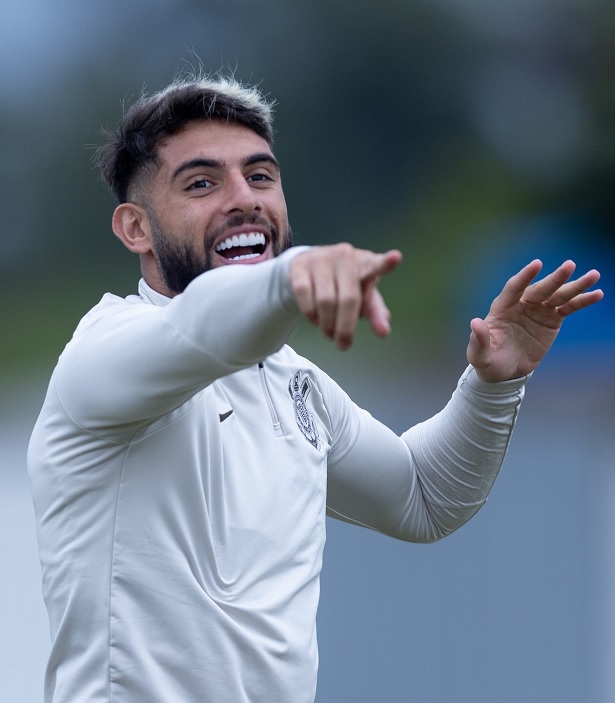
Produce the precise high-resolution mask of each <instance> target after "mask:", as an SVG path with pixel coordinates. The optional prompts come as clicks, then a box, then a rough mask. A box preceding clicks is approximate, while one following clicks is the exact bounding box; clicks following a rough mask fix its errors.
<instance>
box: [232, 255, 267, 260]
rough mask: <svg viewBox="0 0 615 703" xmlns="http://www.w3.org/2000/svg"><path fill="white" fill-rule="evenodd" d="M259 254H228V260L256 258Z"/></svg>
mask: <svg viewBox="0 0 615 703" xmlns="http://www.w3.org/2000/svg"><path fill="white" fill-rule="evenodd" d="M257 256H260V254H244V255H243V256H230V257H229V261H245V259H256V257H257Z"/></svg>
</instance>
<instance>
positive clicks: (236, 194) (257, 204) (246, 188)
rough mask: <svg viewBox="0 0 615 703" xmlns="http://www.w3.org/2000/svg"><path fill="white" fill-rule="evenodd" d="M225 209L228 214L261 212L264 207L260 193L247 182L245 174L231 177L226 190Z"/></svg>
mask: <svg viewBox="0 0 615 703" xmlns="http://www.w3.org/2000/svg"><path fill="white" fill-rule="evenodd" d="M225 191H226V192H225V195H226V200H225V204H224V209H225V211H226V213H227V214H229V215H230V214H237V213H239V212H241V213H244V214H246V213H250V212H260V211H261V210H262V209H263V205H262V202H261V199H260V195H259V192H258V191H257V190H256V189H255V188H253V187H252V186H251V185H250V183H248V181H246V179H245V177H244V176H243V174H236V175H235V174H234V175H233V176H232V177H229V179H228V180H227V183H226V188H225Z"/></svg>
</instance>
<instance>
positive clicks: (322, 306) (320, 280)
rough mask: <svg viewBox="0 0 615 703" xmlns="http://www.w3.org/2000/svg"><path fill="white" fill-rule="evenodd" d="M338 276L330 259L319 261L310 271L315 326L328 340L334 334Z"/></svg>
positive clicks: (335, 267)
mask: <svg viewBox="0 0 615 703" xmlns="http://www.w3.org/2000/svg"><path fill="white" fill-rule="evenodd" d="M338 276H339V270H338V266H337V265H336V262H335V261H334V260H332V259H331V257H323V258H322V259H320V260H319V261H318V264H317V265H316V266H315V267H314V268H313V271H312V280H313V295H314V307H315V314H316V324H317V325H318V327H319V328H320V331H321V332H322V333H323V334H324V335H325V337H329V338H330V339H332V338H333V336H334V333H335V321H336V315H337V297H338V291H337V284H338V281H337V278H338Z"/></svg>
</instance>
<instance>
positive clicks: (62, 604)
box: [29, 249, 524, 703]
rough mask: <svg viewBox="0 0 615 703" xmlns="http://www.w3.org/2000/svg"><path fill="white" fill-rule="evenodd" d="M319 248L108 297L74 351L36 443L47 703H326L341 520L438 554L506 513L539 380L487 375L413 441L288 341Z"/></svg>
mask: <svg viewBox="0 0 615 703" xmlns="http://www.w3.org/2000/svg"><path fill="white" fill-rule="evenodd" d="M299 251H300V250H298V249H295V250H291V251H289V252H287V253H285V254H283V255H281V256H280V257H278V258H276V259H275V260H273V261H269V262H266V263H263V264H259V265H257V266H226V267H222V268H218V269H215V270H213V271H210V272H207V273H206V274H203V275H201V276H199V277H198V278H197V279H195V280H194V281H193V282H192V283H191V284H190V285H189V286H188V288H187V289H186V291H185V292H184V293H182V294H181V295H178V296H176V297H175V298H173V299H168V298H165V297H163V296H162V295H160V294H158V293H156V292H155V291H153V290H152V289H151V288H149V287H148V286H147V285H146V284H145V283H144V282H143V281H141V283H140V285H139V295H138V296H129V297H128V298H126V299H123V298H118V297H116V296H113V295H110V294H107V295H105V296H104V297H103V299H102V301H101V302H100V303H99V304H98V305H97V306H96V307H95V308H93V310H91V311H90V312H89V313H88V314H87V315H86V316H85V317H84V318H83V320H82V321H81V323H80V324H79V326H78V328H77V330H76V331H75V334H74V336H73V339H72V340H71V341H70V342H69V344H68V345H67V347H66V349H65V350H64V352H63V353H62V355H61V357H60V359H59V361H58V365H57V367H56V369H55V371H54V373H53V376H52V378H51V382H50V386H49V390H48V393H47V396H46V399H45V402H44V405H43V408H42V411H41V414H40V417H39V419H38V422H37V424H36V427H35V429H34V432H33V435H32V439H31V443H30V448H29V472H30V479H31V484H32V492H33V497H34V505H35V512H36V519H37V530H38V539H39V547H40V558H41V564H42V576H43V595H44V598H45V602H46V605H47V609H48V612H49V619H50V627H51V637H52V641H53V645H52V649H51V655H50V659H49V664H48V668H47V675H46V682H45V701H46V702H47V703H51V702H53V703H101V702H103V701H104V702H106V703H146V702H147V703H176V702H181V703H311V702H312V701H313V700H314V695H315V688H316V671H317V663H318V653H317V646H316V630H315V620H316V609H317V604H318V597H319V575H320V570H321V561H322V552H323V546H324V540H325V512H326V510H328V512H329V514H331V515H334V516H336V517H338V518H341V519H344V520H347V521H350V522H354V523H356V524H360V525H365V526H368V527H371V528H373V529H376V530H379V531H382V532H385V533H387V534H390V535H393V536H395V537H398V538H401V539H406V540H413V541H430V540H435V539H438V538H440V537H442V536H444V535H446V534H448V533H450V532H451V531H452V530H454V529H456V528H457V527H459V526H460V525H461V524H463V523H464V522H465V521H466V520H467V519H468V518H469V517H470V516H471V515H472V514H473V513H474V512H476V510H477V509H478V508H479V507H480V506H481V505H482V504H483V503H484V501H485V500H486V497H487V494H488V492H489V490H490V488H491V485H492V484H493V481H494V480H495V476H496V474H497V472H498V469H499V467H500V465H501V462H502V459H503V457H504V454H505V451H506V447H507V444H508V440H509V436H510V433H511V430H512V427H513V424H514V420H515V416H516V412H517V408H518V406H519V403H520V400H521V398H522V394H523V384H524V379H522V380H519V381H510V382H507V383H502V384H487V383H483V382H481V381H480V380H479V379H478V377H477V376H476V374H475V372H474V371H472V370H471V369H468V370H467V371H466V372H465V373H464V375H463V376H462V379H461V381H460V382H459V385H458V388H457V390H456V391H455V393H454V395H453V397H452V399H451V401H450V402H449V404H448V405H447V407H446V408H445V409H444V410H443V411H442V412H441V413H440V414H438V415H437V416H436V417H435V418H432V419H431V420H429V421H427V422H425V423H422V424H421V425H418V426H416V427H414V428H413V429H411V430H409V431H408V432H406V433H405V434H404V435H402V437H401V438H400V437H397V436H396V435H395V434H393V433H392V432H391V431H390V430H389V429H387V428H386V427H384V426H383V425H381V424H380V423H378V422H377V421H376V420H374V419H373V418H372V417H371V416H370V415H369V414H368V413H367V412H365V411H363V410H361V409H359V408H358V407H357V406H356V405H354V404H353V403H352V402H351V401H350V399H349V398H348V396H347V395H346V394H345V393H344V392H343V391H342V390H341V389H340V388H339V387H338V386H337V385H336V384H335V383H334V382H333V381H332V380H331V379H330V378H329V377H328V376H327V375H326V374H325V373H323V372H322V371H321V370H319V369H318V368H317V367H316V366H314V365H313V364H312V363H311V362H309V361H307V360H306V359H304V358H302V357H300V356H298V355H297V354H296V353H295V352H294V351H293V350H292V349H290V347H288V346H285V345H284V342H285V340H286V338H287V336H288V335H289V333H290V332H291V330H292V329H293V327H294V326H295V325H296V323H297V322H298V320H299V319H300V314H299V312H298V310H297V307H296V305H295V302H294V298H293V295H292V293H291V291H290V289H289V286H288V282H287V267H288V263H289V261H290V259H291V258H292V257H293V256H294V255H296V254H297V253H298V252H299Z"/></svg>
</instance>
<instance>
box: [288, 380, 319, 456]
mask: <svg viewBox="0 0 615 703" xmlns="http://www.w3.org/2000/svg"><path fill="white" fill-rule="evenodd" d="M311 390H312V381H311V380H310V378H309V376H304V377H303V378H301V371H297V373H296V374H295V375H294V376H293V378H291V379H290V383H289V384H288V392H289V393H290V397H291V398H292V399H293V405H294V406H295V420H296V421H297V425H298V426H299V429H300V430H301V432H302V433H303V436H304V437H305V438H306V439H307V441H308V442H309V443H310V444H311V445H312V446H313V447H316V449H318V429H317V428H316V425H315V423H314V416H313V415H312V413H311V412H310V411H309V410H308V407H307V404H306V402H305V401H306V398H307V397H308V395H309V394H310V391H311Z"/></svg>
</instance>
